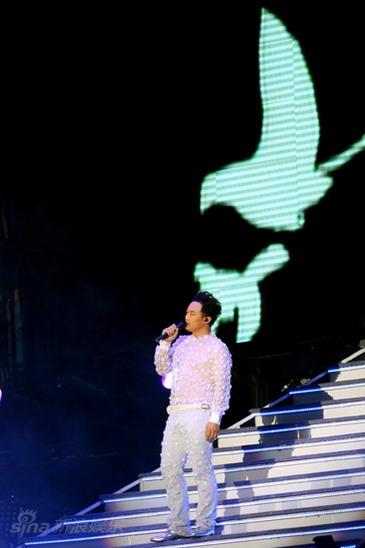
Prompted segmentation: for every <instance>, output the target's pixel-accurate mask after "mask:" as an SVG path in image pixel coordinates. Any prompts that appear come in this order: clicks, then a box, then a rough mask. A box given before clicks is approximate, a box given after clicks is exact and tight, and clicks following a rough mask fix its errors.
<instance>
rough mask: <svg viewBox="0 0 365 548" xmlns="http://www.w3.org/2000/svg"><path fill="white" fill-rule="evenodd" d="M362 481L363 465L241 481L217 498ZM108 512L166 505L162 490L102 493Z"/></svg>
mask: <svg viewBox="0 0 365 548" xmlns="http://www.w3.org/2000/svg"><path fill="white" fill-rule="evenodd" d="M364 483H365V468H363V469H360V470H352V469H347V470H339V471H331V470H328V471H326V472H324V473H323V472H321V473H317V472H316V473H313V474H301V475H298V476H296V477H294V478H290V477H288V476H287V475H285V476H282V477H277V478H265V479H263V480H244V481H238V482H235V484H234V485H224V484H223V485H218V501H219V502H222V501H225V500H227V499H230V500H231V499H242V498H247V497H256V496H268V495H274V494H283V493H295V494H297V493H307V492H308V491H311V490H315V489H316V490H319V489H331V488H332V487H333V488H336V487H349V486H353V487H354V486H359V485H362V484H364ZM188 490H189V500H190V503H191V504H192V503H197V501H198V497H197V490H196V487H189V488H188ZM100 500H101V501H102V502H103V503H104V508H105V510H106V511H107V512H119V511H128V510H136V509H151V508H160V507H161V506H166V504H167V503H166V492H165V490H164V489H161V490H156V491H129V492H128V491H127V492H125V493H122V494H109V495H102V496H101V497H100Z"/></svg>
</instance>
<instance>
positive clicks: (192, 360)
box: [155, 333, 232, 424]
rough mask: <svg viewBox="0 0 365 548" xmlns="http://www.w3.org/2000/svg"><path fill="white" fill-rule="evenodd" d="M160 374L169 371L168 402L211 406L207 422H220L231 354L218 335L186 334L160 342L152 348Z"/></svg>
mask: <svg viewBox="0 0 365 548" xmlns="http://www.w3.org/2000/svg"><path fill="white" fill-rule="evenodd" d="M155 366H156V371H157V373H158V374H159V375H166V374H167V373H170V372H172V386H171V394H170V404H171V405H180V404H195V403H197V404H199V403H205V404H208V405H210V409H211V415H210V418H209V421H210V422H215V423H217V424H219V423H220V420H221V418H222V415H223V414H224V412H225V411H226V410H227V409H228V407H229V398H230V390H231V367H232V358H231V354H230V352H229V350H228V348H227V346H226V345H225V344H224V342H223V341H221V340H220V339H219V338H218V337H216V336H215V335H214V334H212V333H210V334H207V335H203V336H202V337H195V336H194V335H185V336H180V337H178V338H177V339H176V340H175V341H174V342H173V344H170V343H168V342H166V341H162V342H161V343H160V344H159V345H158V346H157V347H156V351H155Z"/></svg>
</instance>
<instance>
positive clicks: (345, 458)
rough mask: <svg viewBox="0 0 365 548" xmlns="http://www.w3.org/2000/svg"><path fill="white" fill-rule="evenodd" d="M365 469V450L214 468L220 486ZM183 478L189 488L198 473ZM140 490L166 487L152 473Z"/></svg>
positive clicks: (280, 458) (185, 474) (161, 480)
mask: <svg viewBox="0 0 365 548" xmlns="http://www.w3.org/2000/svg"><path fill="white" fill-rule="evenodd" d="M349 468H352V469H361V468H365V450H363V449H362V450H361V449H360V450H358V451H348V452H337V453H329V454H328V455H326V458H325V459H324V458H323V456H322V455H319V456H305V457H291V458H289V459H285V458H282V457H280V456H279V457H278V459H277V460H276V461H272V460H271V459H269V460H267V461H261V462H256V463H250V464H243V463H242V464H232V465H229V464H227V465H223V466H222V465H218V466H217V467H215V477H216V480H217V482H218V483H226V484H230V483H233V482H235V481H242V480H246V479H248V480H251V481H254V480H258V479H265V478H276V477H280V476H283V475H285V474H286V475H287V476H288V477H289V476H290V477H291V478H292V477H293V476H297V475H301V474H311V473H313V472H325V471H326V470H328V469H330V470H345V469H349ZM184 477H185V480H186V483H187V485H189V486H193V485H195V474H194V473H193V472H192V471H191V470H190V469H189V470H187V471H185V473H184ZM140 488H141V491H149V490H151V491H154V490H156V489H163V488H164V481H163V479H162V476H161V474H160V472H152V473H151V474H148V475H145V476H143V477H142V480H141V483H140Z"/></svg>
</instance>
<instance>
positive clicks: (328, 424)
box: [218, 417, 365, 447]
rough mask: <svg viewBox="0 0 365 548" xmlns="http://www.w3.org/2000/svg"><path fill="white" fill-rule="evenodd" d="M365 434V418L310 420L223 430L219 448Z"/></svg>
mask: <svg viewBox="0 0 365 548" xmlns="http://www.w3.org/2000/svg"><path fill="white" fill-rule="evenodd" d="M360 433H365V417H360V418H358V417H345V418H340V419H320V420H310V421H308V423H307V424H306V423H305V424H303V423H302V424H300V423H299V424H288V425H272V426H259V427H254V426H253V427H246V428H232V429H229V430H223V431H222V432H221V434H220V436H219V439H218V446H219V447H237V446H241V445H251V444H258V443H265V444H266V443H267V444H272V443H275V442H277V441H287V440H296V439H304V438H323V437H331V436H342V435H343V436H346V435H348V434H360Z"/></svg>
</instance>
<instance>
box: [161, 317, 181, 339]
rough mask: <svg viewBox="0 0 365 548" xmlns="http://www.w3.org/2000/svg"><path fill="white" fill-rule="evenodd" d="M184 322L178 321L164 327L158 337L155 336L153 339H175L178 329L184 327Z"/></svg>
mask: <svg viewBox="0 0 365 548" xmlns="http://www.w3.org/2000/svg"><path fill="white" fill-rule="evenodd" d="M184 327H185V322H184V321H183V322H179V323H177V324H174V323H173V324H172V325H170V326H169V327H166V328H165V329H163V330H162V334H161V335H160V336H159V337H156V339H155V341H156V342H160V341H166V342H172V341H174V340H175V339H177V337H178V335H179V333H180V331H181V330H182V329H184Z"/></svg>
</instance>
